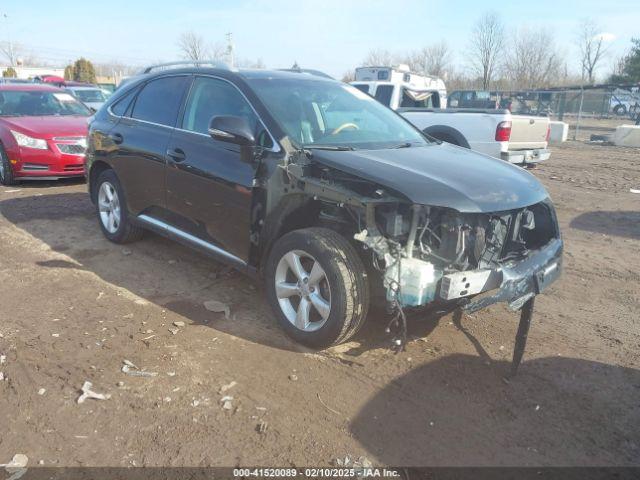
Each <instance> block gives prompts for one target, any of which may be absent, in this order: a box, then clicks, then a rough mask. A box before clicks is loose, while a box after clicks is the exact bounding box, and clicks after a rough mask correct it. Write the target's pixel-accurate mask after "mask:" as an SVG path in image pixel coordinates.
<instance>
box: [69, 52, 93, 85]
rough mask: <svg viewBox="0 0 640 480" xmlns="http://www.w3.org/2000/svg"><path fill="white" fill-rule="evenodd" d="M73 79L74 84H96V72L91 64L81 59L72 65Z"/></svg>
mask: <svg viewBox="0 0 640 480" xmlns="http://www.w3.org/2000/svg"><path fill="white" fill-rule="evenodd" d="M73 79H74V80H75V81H76V82H86V83H96V72H95V70H94V68H93V64H92V63H91V62H90V61H89V60H87V59H86V58H84V57H82V58H79V59H78V60H76V63H74V64H73Z"/></svg>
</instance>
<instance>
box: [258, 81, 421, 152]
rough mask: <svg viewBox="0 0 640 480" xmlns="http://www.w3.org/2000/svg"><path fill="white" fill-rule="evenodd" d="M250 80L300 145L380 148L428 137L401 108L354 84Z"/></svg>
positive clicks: (309, 146)
mask: <svg viewBox="0 0 640 480" xmlns="http://www.w3.org/2000/svg"><path fill="white" fill-rule="evenodd" d="M248 81H249V83H250V84H251V86H252V87H253V88H254V90H255V92H256V94H257V95H258V96H259V97H260V99H261V100H262V101H263V102H264V104H265V105H266V107H267V108H268V109H269V111H270V113H271V114H272V115H273V117H274V118H275V120H276V121H277V122H278V124H279V125H280V127H281V128H282V129H283V130H284V131H285V133H286V134H287V135H288V136H289V137H290V138H291V139H292V140H293V141H294V142H296V143H298V144H299V145H303V146H305V147H308V148H313V147H321V146H325V147H331V146H333V147H345V148H361V149H379V148H392V147H396V146H414V145H426V144H428V143H429V142H428V141H427V140H426V139H425V138H424V137H423V136H422V135H421V134H420V132H418V131H417V130H416V129H415V128H413V127H412V126H411V125H410V124H408V123H407V122H405V121H404V120H403V119H402V118H400V117H399V116H398V115H397V114H396V113H394V112H393V111H391V110H389V109H388V108H386V107H384V106H382V105H380V103H378V102H377V101H375V100H374V99H373V98H372V97H370V96H369V95H367V94H365V93H363V92H361V91H360V90H358V89H357V88H354V87H352V86H350V85H346V84H342V83H337V82H327V81H321V80H312V79H307V78H305V79H281V78H253V79H249V80H248Z"/></svg>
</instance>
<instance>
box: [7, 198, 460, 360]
mask: <svg viewBox="0 0 640 480" xmlns="http://www.w3.org/2000/svg"><path fill="white" fill-rule="evenodd" d="M0 214H2V215H3V216H4V217H5V218H6V219H7V220H9V221H10V222H11V223H13V224H14V225H16V226H17V227H19V228H21V229H22V230H24V231H26V232H27V233H29V234H30V235H32V236H33V237H35V238H37V239H39V240H41V241H43V242H44V243H46V244H47V245H49V247H50V248H51V249H52V250H54V251H56V252H60V253H64V254H65V255H67V256H68V257H70V259H71V260H72V261H69V260H63V259H54V260H43V261H39V262H37V264H38V265H39V266H41V267H45V268H57V269H59V268H69V269H83V270H87V271H91V272H93V273H95V274H96V275H97V276H98V277H100V278H101V279H103V280H105V281H107V282H109V283H111V284H113V285H116V286H118V287H121V288H124V289H126V290H128V291H130V292H132V293H134V294H136V295H137V296H139V297H141V298H144V299H146V300H148V301H150V302H151V303H155V304H157V305H160V306H162V307H163V308H165V309H168V310H171V311H173V312H175V313H177V314H179V315H181V316H184V317H185V318H188V319H190V320H191V321H192V322H193V323H196V324H201V325H207V326H210V327H213V328H215V329H217V330H220V331H223V332H225V333H229V334H231V335H235V336H238V337H240V338H244V339H246V340H250V341H252V342H256V343H260V344H264V345H268V346H270V347H275V348H280V349H286V350H292V351H301V350H303V351H304V350H305V349H304V347H301V346H300V345H298V344H296V343H294V342H292V341H290V340H289V339H288V338H287V337H286V335H285V334H284V332H283V331H282V330H281V329H280V327H279V326H278V325H277V322H276V319H275V316H274V315H273V314H272V313H271V310H270V308H269V305H268V304H267V302H266V299H265V295H264V292H263V291H262V288H261V285H260V283H259V281H258V280H255V279H251V278H249V277H246V276H244V275H242V274H241V273H239V272H236V271H234V270H232V269H230V268H229V267H227V266H225V265H223V264H221V263H219V262H217V261H215V260H213V259H211V258H209V257H206V256H204V255H202V254H200V253H197V252H195V251H192V250H191V249H189V248H187V247H184V246H182V245H180V244H178V243H176V242H173V241H171V240H167V239H165V238H163V237H160V236H158V235H155V234H153V233H151V232H147V233H145V237H144V238H143V239H142V240H141V241H140V242H138V243H135V244H132V245H126V246H119V245H115V244H112V243H110V242H108V241H107V240H106V239H105V238H104V237H103V236H102V234H101V232H100V229H99V226H98V220H97V219H96V216H95V212H94V206H93V205H92V204H91V202H90V200H89V198H88V196H87V194H85V193H62V194H56V193H54V194H48V195H42V196H25V197H18V198H11V199H7V200H4V201H2V202H0ZM74 239H76V240H77V242H75V241H74ZM124 248H128V249H139V251H140V253H141V254H142V255H144V256H145V257H146V259H147V260H149V261H152V260H158V259H160V258H162V259H169V258H180V259H181V261H180V264H179V267H176V268H169V266H168V265H166V263H165V265H164V266H161V270H160V271H158V270H156V273H157V274H159V275H161V276H162V277H163V278H162V281H161V282H158V283H159V284H160V286H161V287H160V289H161V290H162V292H160V293H158V292H153V293H150V289H149V288H147V287H148V286H145V285H144V282H143V281H142V280H141V278H142V276H143V274H144V273H145V272H142V271H140V269H141V268H143V269H144V268H145V265H140V263H136V261H138V260H139V256H138V255H136V256H135V257H130V258H127V259H125V258H124V257H121V258H116V259H114V258H113V255H114V254H116V255H118V254H119V252H120V251H121V250H122V249H124ZM106 255H112V257H110V258H111V260H110V261H109V260H105V256H106ZM164 261H166V260H164ZM114 262H117V264H118V265H114ZM196 269H200V273H201V274H202V275H207V273H208V274H209V275H210V278H208V279H207V282H206V283H203V284H202V285H199V286H198V287H197V290H196V289H186V290H185V288H184V286H185V285H190V284H192V283H193V278H195V277H196V275H197V273H198V272H195V271H194V270H196ZM165 275H166V278H165ZM213 277H215V278H213ZM198 278H200V277H198ZM208 291H209V292H220V291H224V292H226V293H227V294H228V296H229V297H230V298H231V301H232V303H233V304H234V306H235V308H234V311H235V312H238V313H239V316H242V315H240V314H241V313H243V312H244V313H246V314H247V315H249V316H252V318H249V319H244V318H243V319H240V318H239V319H238V320H237V321H231V322H230V321H223V320H221V321H212V313H211V312H209V311H207V310H206V309H205V308H204V306H203V300H206V299H207V297H206V295H207V292H208ZM210 296H211V295H210ZM256 311H259V312H260V313H261V314H260V315H255V312H256ZM447 313H448V312H446V311H431V312H422V313H412V314H410V315H409V335H410V336H413V337H426V336H428V335H429V334H430V333H431V332H432V331H433V330H434V328H435V327H436V326H437V325H438V321H439V319H440V318H441V317H442V316H443V315H445V314H447ZM218 317H220V316H218ZM388 321H389V318H388V317H387V316H386V315H385V314H384V312H383V311H382V310H374V311H372V312H371V313H370V315H369V319H368V321H367V322H366V324H365V326H364V327H363V328H362V330H361V331H360V333H359V334H358V335H357V337H356V338H355V340H358V341H359V343H360V346H359V347H355V348H353V349H351V350H349V351H347V352H345V354H346V355H348V356H351V357H357V356H359V355H360V354H362V353H364V352H365V351H367V350H369V349H373V348H380V347H389V346H390V345H391V335H389V334H385V327H386V326H387V322H388ZM271 331H272V332H273V333H270V332H271Z"/></svg>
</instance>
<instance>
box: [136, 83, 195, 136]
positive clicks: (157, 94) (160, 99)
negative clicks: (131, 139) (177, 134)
mask: <svg viewBox="0 0 640 480" xmlns="http://www.w3.org/2000/svg"><path fill="white" fill-rule="evenodd" d="M187 80H188V77H186V76H173V77H164V78H159V79H156V80H151V81H150V82H149V83H147V84H146V85H145V86H144V87H142V91H141V92H140V93H139V94H138V96H137V97H136V101H135V104H134V106H133V111H132V112H131V117H132V118H135V119H137V120H144V121H146V122H151V123H157V124H159V125H166V126H168V127H173V126H175V124H176V119H177V118H178V110H179V109H180V103H181V102H182V98H183V96H184V92H185V89H186V86H187Z"/></svg>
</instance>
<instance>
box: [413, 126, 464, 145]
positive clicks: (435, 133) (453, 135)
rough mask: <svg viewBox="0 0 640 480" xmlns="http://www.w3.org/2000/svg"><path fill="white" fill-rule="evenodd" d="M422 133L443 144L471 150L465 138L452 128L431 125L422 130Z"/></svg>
mask: <svg viewBox="0 0 640 480" xmlns="http://www.w3.org/2000/svg"><path fill="white" fill-rule="evenodd" d="M423 133H425V134H426V135H429V136H430V137H433V138H436V139H438V140H441V141H443V142H447V143H450V144H452V145H457V146H459V147H464V148H471V146H470V145H469V142H468V141H467V139H466V138H465V136H464V135H463V134H462V133H461V132H460V131H459V130H456V129H455V128H453V127H449V126H447V125H432V126H430V127H427V128H425V129H424V130H423Z"/></svg>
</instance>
